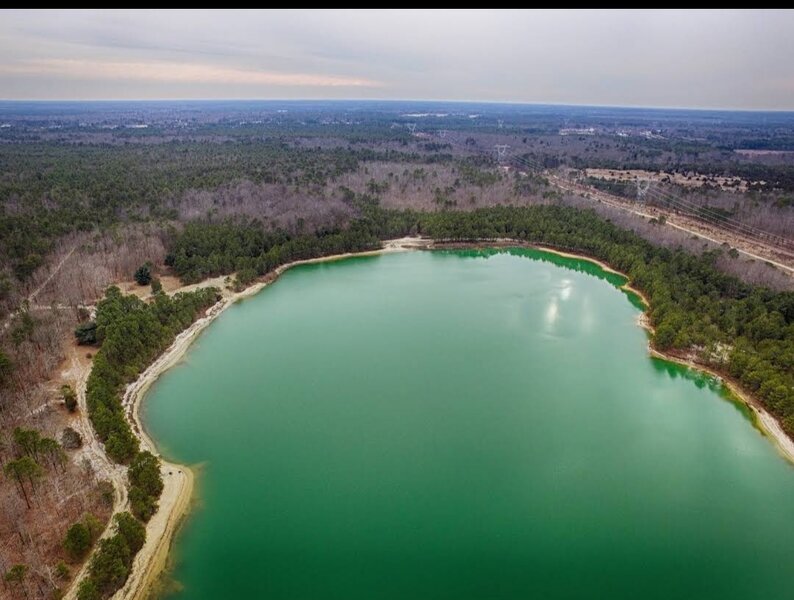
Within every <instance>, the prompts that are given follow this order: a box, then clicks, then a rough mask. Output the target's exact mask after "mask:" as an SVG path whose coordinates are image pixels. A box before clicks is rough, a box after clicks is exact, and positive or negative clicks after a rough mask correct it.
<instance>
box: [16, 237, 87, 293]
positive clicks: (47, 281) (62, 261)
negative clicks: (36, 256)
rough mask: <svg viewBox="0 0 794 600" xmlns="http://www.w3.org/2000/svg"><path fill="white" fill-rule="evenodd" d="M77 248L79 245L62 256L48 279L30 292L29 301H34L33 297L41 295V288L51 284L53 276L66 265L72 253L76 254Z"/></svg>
mask: <svg viewBox="0 0 794 600" xmlns="http://www.w3.org/2000/svg"><path fill="white" fill-rule="evenodd" d="M75 250H77V246H75V247H74V248H72V249H71V250H69V252H67V253H66V256H64V257H63V258H62V259H61V260H60V261H59V262H58V264H57V265H55V268H54V269H53V270H52V273H50V274H49V275H48V276H47V279H45V280H44V281H43V282H42V284H41V285H40V286H39V287H37V288H36V289H35V290H33V291H32V292H31V293H30V294H28V301H29V302H33V299H34V298H35V297H36V296H38V295H39V293H40V292H41V290H43V289H44V288H45V287H47V284H49V283H50V281H52V278H53V277H55V276H56V275H57V274H58V271H60V270H61V267H62V266H63V265H64V263H66V261H67V260H69V259H70V258H71V257H72V254H74V251H75Z"/></svg>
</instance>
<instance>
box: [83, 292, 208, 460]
mask: <svg viewBox="0 0 794 600" xmlns="http://www.w3.org/2000/svg"><path fill="white" fill-rule="evenodd" d="M217 300H218V291H217V290H216V289H214V288H205V289H203V290H197V291H195V292H192V293H182V294H176V295H175V296H174V297H173V298H169V297H168V296H167V295H166V294H164V293H162V292H161V293H158V294H155V296H154V300H153V301H152V302H151V303H146V302H144V301H143V300H141V299H140V298H138V297H136V296H132V295H130V296H124V295H123V294H122V293H121V291H120V290H119V289H118V288H117V287H115V286H114V287H111V288H108V290H107V293H106V296H105V298H104V299H103V300H101V301H100V302H99V304H98V305H97V316H96V325H97V327H96V338H97V341H98V342H99V343H100V344H102V347H101V348H100V349H99V351H98V352H97V354H96V356H95V358H94V365H93V368H92V369H91V375H90V376H89V378H88V383H87V386H86V399H87V403H88V413H89V416H90V418H91V422H92V423H93V425H94V429H96V432H97V435H98V436H99V438H100V439H101V440H102V441H103V442H104V443H105V448H106V450H107V452H108V455H109V456H110V457H111V458H112V459H113V460H115V461H116V462H119V463H128V462H129V461H130V460H132V459H133V458H134V457H135V455H136V454H137V453H138V440H137V439H136V438H135V436H134V435H133V434H132V431H131V430H130V426H129V423H127V420H126V419H125V418H124V411H123V409H122V405H121V399H120V393H121V387H122V385H123V384H124V383H127V382H129V381H131V380H132V379H134V378H135V377H136V376H137V375H138V373H140V372H141V371H143V370H144V369H145V368H146V367H147V366H148V365H149V364H150V363H151V362H152V361H153V360H154V359H155V358H156V357H157V356H158V355H159V354H160V353H162V352H163V350H165V349H166V348H167V347H168V346H169V345H170V344H171V342H172V341H173V339H174V337H175V336H176V334H177V333H178V332H180V331H182V330H183V329H185V328H186V327H187V326H188V325H190V323H192V322H193V321H194V320H195V318H196V316H197V315H198V314H199V312H200V311H201V310H203V309H205V308H207V307H208V306H210V305H212V304H214V303H215V302H216V301H217Z"/></svg>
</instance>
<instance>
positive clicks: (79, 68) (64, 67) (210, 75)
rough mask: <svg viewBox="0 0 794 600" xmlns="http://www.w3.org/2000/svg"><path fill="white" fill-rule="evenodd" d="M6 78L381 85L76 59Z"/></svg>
mask: <svg viewBox="0 0 794 600" xmlns="http://www.w3.org/2000/svg"><path fill="white" fill-rule="evenodd" d="M0 73H2V74H8V75H31V76H41V75H52V76H59V77H67V78H71V79H91V80H103V79H107V80H129V81H145V82H170V83H217V84H243V85H271V86H290V87H351V88H361V87H380V86H382V83H381V82H378V81H374V80H372V79H366V78H360V77H346V76H337V75H326V74H311V73H282V72H274V71H262V70H258V69H244V68H238V67H226V66H217V65H211V64H201V63H179V62H164V61H148V62H131V61H98V60H79V59H60V58H47V59H32V60H28V61H25V62H22V63H17V64H9V65H0Z"/></svg>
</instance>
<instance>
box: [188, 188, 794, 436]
mask: <svg viewBox="0 0 794 600" xmlns="http://www.w3.org/2000/svg"><path fill="white" fill-rule="evenodd" d="M359 205H360V207H361V209H362V213H363V215H364V216H363V218H362V219H360V220H358V221H356V222H354V223H353V225H352V226H351V227H350V229H348V230H345V231H341V232H334V233H320V234H318V235H317V236H304V237H300V238H289V236H287V235H286V234H283V233H265V232H264V231H263V230H262V228H261V227H260V226H259V225H258V224H257V223H256V222H239V223H233V222H225V223H207V222H202V223H193V224H191V225H189V226H188V227H187V228H185V230H184V232H183V234H182V235H181V236H180V237H178V238H177V239H176V241H175V243H174V246H173V252H174V253H173V255H172V259H173V264H174V268H175V269H176V271H177V273H179V274H180V275H181V276H182V277H184V278H185V279H186V281H193V280H195V279H197V278H201V277H204V276H207V275H211V274H213V275H214V274H222V273H230V272H232V271H234V270H246V271H247V272H248V273H249V277H251V278H252V277H253V276H254V275H255V274H259V275H261V274H264V273H266V272H267V271H269V270H271V269H273V268H274V267H276V266H278V265H279V264H282V263H284V262H288V261H290V260H297V259H303V258H310V257H312V256H322V255H325V254H332V253H335V252H340V251H355V250H360V249H364V248H370V247H372V246H373V245H374V244H375V239H376V238H381V239H385V238H389V237H395V236H398V235H404V234H408V233H416V232H421V233H423V234H425V235H428V236H430V237H432V238H435V239H437V240H447V241H474V240H482V239H496V238H512V239H516V240H526V241H528V242H533V243H540V244H547V245H550V246H556V247H561V248H568V249H573V250H577V251H579V252H582V253H584V254H587V255H590V256H593V257H595V258H598V259H600V260H603V261H606V262H608V263H609V264H611V265H612V266H614V267H615V268H617V269H619V270H621V271H623V272H625V273H627V274H628V275H629V277H630V278H631V281H632V283H633V285H635V286H636V287H637V288H638V289H640V290H641V291H643V292H644V293H645V294H646V296H647V297H648V298H649V300H650V303H651V307H650V317H651V320H652V322H653V324H654V326H655V329H656V332H655V334H654V343H655V345H656V346H657V347H658V348H659V349H660V350H666V351H674V352H675V351H677V352H682V353H692V352H695V353H696V354H697V357H698V360H700V361H702V362H705V363H708V364H711V365H713V366H715V367H716V368H718V369H720V370H722V371H723V372H725V373H727V374H730V375H732V376H733V377H736V378H737V379H738V380H739V381H740V382H741V383H742V384H743V385H744V386H745V387H747V388H748V389H749V390H751V391H752V392H753V393H755V394H756V395H757V397H758V398H760V399H761V401H762V402H763V403H764V404H765V405H766V406H767V408H768V409H769V411H770V412H772V413H773V414H775V415H776V416H777V417H779V418H780V419H781V421H782V423H783V427H784V428H785V430H786V431H787V432H788V433H789V434H793V435H794V293H792V292H773V291H770V290H768V289H766V288H760V287H755V286H750V285H748V284H744V283H742V282H741V281H739V280H738V279H736V278H734V277H732V276H729V275H726V274H724V273H722V272H720V271H719V270H718V269H717V268H716V267H715V266H714V263H715V260H716V258H717V255H716V254H715V253H706V254H704V255H702V256H693V255H691V254H689V253H687V252H684V251H683V250H669V249H665V248H659V247H656V246H653V245H652V244H650V243H649V242H647V241H645V240H644V239H642V238H640V237H639V236H637V235H636V234H634V233H633V232H630V231H626V230H623V229H620V228H619V227H617V226H615V225H613V224H612V223H610V222H608V221H605V220H604V219H602V218H600V217H599V216H597V215H596V214H595V213H594V212H592V211H581V210H576V209H573V208H569V207H564V206H535V207H527V208H512V207H496V208H488V209H480V210H475V211H472V212H451V211H450V212H448V211H445V212H436V213H413V212H410V211H401V212H397V211H385V210H381V209H379V208H378V207H377V205H376V203H374V202H372V201H369V202H367V200H366V199H363V200H360V201H359Z"/></svg>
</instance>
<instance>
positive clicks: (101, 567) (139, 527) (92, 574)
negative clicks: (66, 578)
mask: <svg viewBox="0 0 794 600" xmlns="http://www.w3.org/2000/svg"><path fill="white" fill-rule="evenodd" d="M113 524H114V526H115V534H114V535H112V536H111V537H109V538H105V539H102V540H99V548H97V551H96V552H95V553H94V556H93V557H92V558H91V562H90V564H89V565H88V576H87V577H85V578H84V579H83V580H82V581H81V582H80V585H79V586H78V588H77V598H78V600H100V599H101V598H108V597H110V596H112V595H113V593H115V592H116V591H117V590H118V589H120V588H121V586H123V585H124V583H125V582H126V581H127V578H128V577H129V576H130V571H132V561H133V559H134V558H135V555H136V554H138V552H139V551H140V549H141V548H143V543H144V542H145V541H146V528H145V527H144V526H143V524H142V523H141V522H140V521H138V520H137V519H136V518H135V517H133V516H132V515H131V514H130V513H127V512H124V513H119V514H117V515H116V516H115V517H113Z"/></svg>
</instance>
